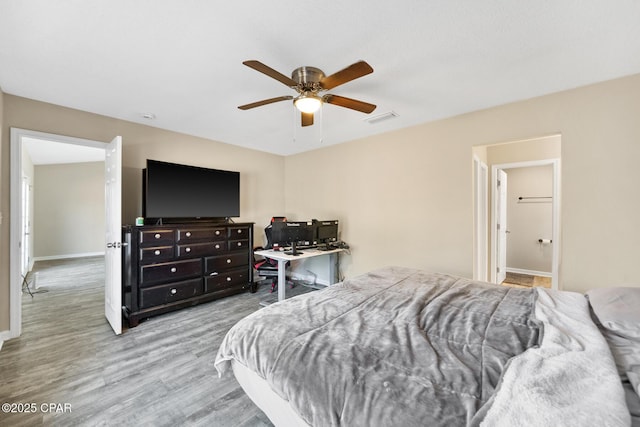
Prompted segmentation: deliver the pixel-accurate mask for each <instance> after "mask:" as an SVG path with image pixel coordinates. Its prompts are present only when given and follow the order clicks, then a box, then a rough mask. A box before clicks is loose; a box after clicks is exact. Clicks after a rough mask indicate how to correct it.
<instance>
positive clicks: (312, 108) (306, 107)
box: [293, 94, 322, 113]
mask: <svg viewBox="0 0 640 427" xmlns="http://www.w3.org/2000/svg"><path fill="white" fill-rule="evenodd" d="M293 105H295V106H296V108H297V109H298V110H300V111H302V112H303V113H315V112H316V111H318V110H319V109H320V106H321V105H322V99H321V98H320V97H319V96H317V95H314V94H302V95H300V96H299V97H297V98H296V99H295V100H294V101H293Z"/></svg>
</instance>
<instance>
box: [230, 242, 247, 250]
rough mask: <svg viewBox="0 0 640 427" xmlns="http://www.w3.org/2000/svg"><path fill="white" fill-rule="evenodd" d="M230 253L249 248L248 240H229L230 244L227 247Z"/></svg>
mask: <svg viewBox="0 0 640 427" xmlns="http://www.w3.org/2000/svg"><path fill="white" fill-rule="evenodd" d="M227 247H228V248H229V250H230V251H238V250H242V249H248V248H249V241H248V240H229V244H228V246H227Z"/></svg>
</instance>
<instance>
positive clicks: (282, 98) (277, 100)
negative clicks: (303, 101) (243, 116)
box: [238, 96, 293, 110]
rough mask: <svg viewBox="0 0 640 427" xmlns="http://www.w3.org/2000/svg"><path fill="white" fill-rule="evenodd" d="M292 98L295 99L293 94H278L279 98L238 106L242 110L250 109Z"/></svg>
mask: <svg viewBox="0 0 640 427" xmlns="http://www.w3.org/2000/svg"><path fill="white" fill-rule="evenodd" d="M291 99H293V96H278V97H277V98H269V99H263V100H262V101H257V102H252V103H251V104H245V105H241V106H239V107H238V108H239V109H241V110H248V109H250V108H255V107H260V106H262V105H267V104H273V103H274V102H280V101H287V100H291Z"/></svg>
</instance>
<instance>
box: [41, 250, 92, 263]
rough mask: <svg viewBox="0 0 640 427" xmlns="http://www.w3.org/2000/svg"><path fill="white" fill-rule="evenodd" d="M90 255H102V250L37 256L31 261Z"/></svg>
mask: <svg viewBox="0 0 640 427" xmlns="http://www.w3.org/2000/svg"><path fill="white" fill-rule="evenodd" d="M92 256H104V252H85V253H80V254H65V255H51V256H39V257H34V258H33V261H34V262H35V261H51V260H56V259H71V258H87V257H92Z"/></svg>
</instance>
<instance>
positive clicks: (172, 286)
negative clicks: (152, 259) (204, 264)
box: [140, 278, 202, 308]
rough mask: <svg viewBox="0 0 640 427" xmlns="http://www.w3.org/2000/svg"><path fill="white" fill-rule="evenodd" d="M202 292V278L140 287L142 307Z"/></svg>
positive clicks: (189, 296) (165, 302)
mask: <svg viewBox="0 0 640 427" xmlns="http://www.w3.org/2000/svg"><path fill="white" fill-rule="evenodd" d="M200 294H202V279H201V278H198V279H191V280H185V281H182V282H173V283H168V284H166V285H159V286H152V287H150V288H143V289H140V307H141V308H148V307H153V306H156V305H161V304H169V303H172V302H174V301H179V300H183V299H186V298H191V297H194V296H196V295H200Z"/></svg>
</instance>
